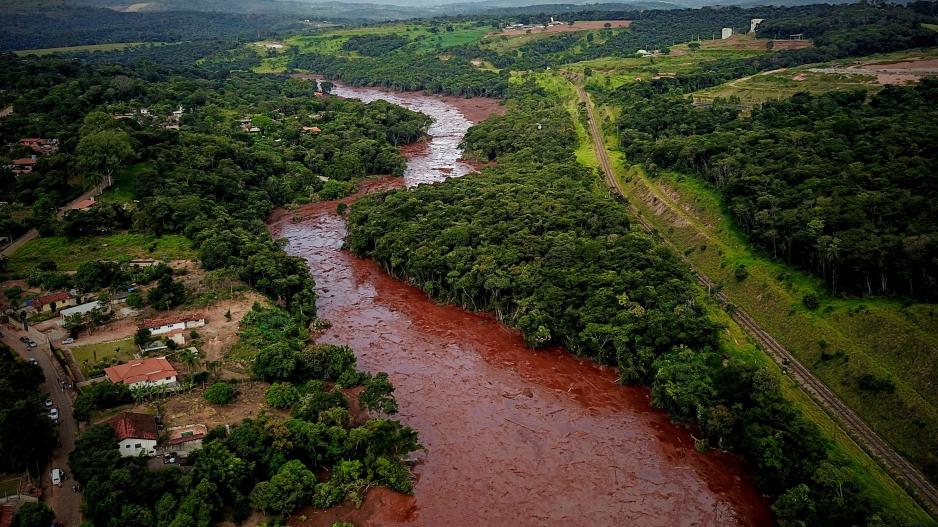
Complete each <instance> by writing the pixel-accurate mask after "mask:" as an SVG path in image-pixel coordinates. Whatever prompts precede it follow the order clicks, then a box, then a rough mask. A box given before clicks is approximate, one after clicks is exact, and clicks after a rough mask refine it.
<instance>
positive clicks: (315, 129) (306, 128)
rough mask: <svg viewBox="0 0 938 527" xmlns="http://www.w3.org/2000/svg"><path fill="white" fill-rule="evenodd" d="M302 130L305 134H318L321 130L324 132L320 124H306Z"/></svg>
mask: <svg viewBox="0 0 938 527" xmlns="http://www.w3.org/2000/svg"><path fill="white" fill-rule="evenodd" d="M302 132H303V133H304V134H318V133H319V132H322V129H320V128H319V127H318V126H304V127H303V129H302Z"/></svg>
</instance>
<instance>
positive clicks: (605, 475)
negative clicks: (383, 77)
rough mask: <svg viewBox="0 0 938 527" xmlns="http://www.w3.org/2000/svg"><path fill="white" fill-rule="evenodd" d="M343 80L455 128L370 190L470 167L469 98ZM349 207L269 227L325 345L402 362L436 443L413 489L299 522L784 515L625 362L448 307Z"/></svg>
mask: <svg viewBox="0 0 938 527" xmlns="http://www.w3.org/2000/svg"><path fill="white" fill-rule="evenodd" d="M342 90H353V91H342ZM335 92H336V94H338V95H341V96H353V97H356V98H362V99H363V100H365V99H364V97H371V96H375V97H380V98H385V99H388V100H391V99H390V98H395V99H400V98H405V99H406V101H405V102H406V103H407V104H408V107H409V108H411V109H414V110H417V111H422V112H424V113H427V114H428V115H431V116H432V117H434V119H435V123H434V126H436V125H438V124H441V123H442V125H443V126H446V127H447V128H445V129H444V130H443V131H442V135H440V136H437V135H436V134H434V128H431V132H430V135H431V139H430V141H429V142H428V143H427V147H426V151H427V153H426V154H421V153H420V151H418V152H417V153H416V154H414V157H412V159H411V161H410V162H409V163H408V171H407V174H406V175H405V178H403V181H402V180H401V179H400V178H397V179H390V178H387V179H374V180H369V181H368V182H366V184H365V185H364V188H363V190H362V193H365V192H371V191H375V190H381V189H386V188H394V187H396V186H400V185H402V184H406V185H408V186H410V185H414V184H418V183H424V182H433V181H439V180H441V179H444V178H445V177H449V176H453V175H464V174H467V173H469V171H471V167H469V166H468V165H465V164H461V163H460V162H459V161H458V159H459V156H460V155H461V153H460V152H459V150H458V144H459V141H460V140H461V139H462V134H464V133H465V130H464V129H463V127H464V125H465V123H469V122H470V120H469V119H468V118H467V117H466V116H465V115H464V114H461V113H460V112H459V109H458V108H456V107H455V106H452V105H445V103H444V101H442V100H441V99H439V98H433V97H427V96H423V95H421V96H420V97H425V98H426V99H430V100H422V99H419V98H416V97H413V96H411V95H407V94H399V93H391V94H388V93H384V92H381V91H380V90H374V89H369V88H365V89H358V88H348V87H341V88H339V86H337V89H336V90H335ZM376 92H377V93H376ZM357 95H361V97H358V96H357ZM391 102H395V101H394V100H392V101H391ZM457 114H458V115H457ZM465 129H468V126H465ZM436 130H439V129H436ZM460 130H461V133H460ZM453 145H455V148H451V147H452V146H453ZM428 157H429V158H431V159H432V161H428V160H427V159H428ZM463 165H465V166H463ZM445 169H451V170H450V171H448V172H447V171H446V170H445ZM359 195H360V194H359ZM357 197H358V195H356V196H351V197H349V198H346V199H344V200H342V201H344V202H346V203H349V202H352V201H354V200H355V199H356V198H357ZM336 205H337V202H326V203H317V204H310V205H307V206H304V207H301V208H300V209H298V210H295V211H291V212H289V213H288V212H285V211H278V212H277V213H275V214H274V215H273V216H272V217H271V218H270V220H269V221H268V224H269V227H270V229H271V232H272V233H273V234H274V235H275V236H277V237H284V238H286V239H287V241H288V244H287V247H286V250H287V252H289V253H290V254H294V255H297V256H301V257H303V258H305V259H306V260H307V261H308V263H309V265H310V269H311V272H312V274H313V276H314V278H315V279H316V283H317V290H318V293H319V301H318V307H319V314H320V316H321V317H323V318H326V319H328V320H330V321H331V322H332V327H331V328H330V329H329V330H327V331H325V332H324V333H323V334H322V335H321V336H320V337H319V341H321V342H329V343H345V344H348V345H350V346H351V347H352V348H353V349H354V350H355V352H356V354H357V356H358V360H359V364H360V365H361V367H362V368H363V369H366V370H368V371H372V372H376V371H387V372H388V373H389V374H390V377H391V380H392V381H393V382H394V384H395V386H396V387H397V392H396V396H397V399H398V402H399V405H400V416H399V417H400V419H401V420H402V421H403V422H404V423H406V424H408V425H409V426H411V427H413V428H414V429H416V430H418V431H419V432H420V439H421V442H422V443H423V444H424V446H426V447H427V453H426V455H425V456H422V458H421V460H420V462H419V463H418V465H417V467H416V469H415V472H416V474H417V477H418V481H417V483H416V485H415V493H414V496H412V497H411V496H402V495H398V494H394V493H391V492H389V491H386V490H384V489H376V490H373V491H372V492H370V493H369V494H368V496H367V498H366V500H365V503H364V504H363V505H362V507H361V508H360V509H355V508H354V507H352V506H347V507H340V508H337V509H333V510H330V511H315V510H314V509H312V508H307V509H304V510H301V511H299V512H298V513H297V514H295V515H294V516H293V517H292V518H291V519H290V522H289V523H290V524H291V525H297V526H299V525H310V526H312V525H317V526H318V525H331V522H333V521H338V520H344V521H352V522H354V523H355V525H358V526H363V525H405V524H406V525H428V526H436V525H506V524H515V525H565V526H566V525H610V524H627V525H638V526H657V525H661V526H665V525H667V526H675V525H688V526H690V525H770V524H771V523H772V518H771V513H770V511H769V509H768V507H767V505H766V503H765V501H764V500H763V499H762V498H761V496H759V494H758V492H756V491H755V490H754V488H753V487H752V485H751V483H750V482H749V478H748V476H747V472H746V468H745V467H744V466H743V464H742V463H741V461H740V460H739V459H738V458H737V457H736V456H732V455H727V454H721V453H718V452H708V453H699V452H697V451H696V450H695V449H694V445H693V438H692V436H691V432H690V431H689V430H686V429H684V428H681V427H678V426H675V425H673V424H672V423H671V422H670V419H669V418H668V416H667V415H666V414H665V413H664V412H661V411H659V410H656V409H654V408H652V407H651V406H650V404H649V396H648V390H647V389H645V388H642V387H634V386H622V385H620V384H618V383H617V382H616V379H617V375H616V372H615V371H614V369H612V368H607V367H601V366H598V365H596V364H593V363H592V362H589V361H585V360H580V359H578V358H576V357H573V356H572V355H570V354H569V353H567V352H566V351H565V350H564V349H562V348H552V349H546V350H538V351H532V350H530V349H528V348H526V347H525V346H524V344H523V342H522V339H521V336H520V335H519V334H518V332H516V331H514V330H512V329H510V328H507V327H505V326H504V325H502V324H500V323H499V322H498V321H496V320H495V319H494V318H493V317H492V316H490V315H485V314H477V313H469V312H466V311H464V310H462V309H460V308H458V307H455V306H441V305H437V304H436V303H434V302H433V301H431V300H429V299H428V298H427V297H426V295H425V294H424V293H423V292H422V291H420V290H419V289H417V288H414V287H411V286H409V285H406V284H403V283H401V282H399V281H397V280H395V279H394V278H392V277H390V276H388V275H387V274H386V273H384V272H383V270H382V269H381V268H380V267H379V266H378V265H377V264H376V263H375V262H373V261H370V260H363V259H358V258H355V257H353V256H352V255H351V254H349V253H348V252H347V251H343V250H341V246H342V240H343V239H344V237H345V222H344V219H343V218H342V217H341V216H339V215H338V214H337V213H336Z"/></svg>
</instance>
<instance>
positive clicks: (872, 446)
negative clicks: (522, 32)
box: [571, 79, 938, 519]
mask: <svg viewBox="0 0 938 527" xmlns="http://www.w3.org/2000/svg"><path fill="white" fill-rule="evenodd" d="M571 82H572V83H573V85H574V86H575V87H576V91H577V96H578V97H579V100H580V102H582V103H584V104H585V105H586V111H587V116H588V117H589V129H590V136H591V137H592V140H593V149H594V150H595V151H596V157H597V159H598V160H599V164H600V167H601V168H602V171H603V177H604V179H605V180H606V183H607V184H608V185H609V187H610V188H612V189H615V191H616V192H618V193H619V194H620V195H622V196H623V197H625V196H626V193H625V189H623V188H622V185H621V184H620V183H619V180H618V179H616V178H615V176H614V175H613V171H612V164H611V163H610V162H609V154H608V152H607V151H606V147H605V144H604V142H603V137H602V133H601V132H600V129H599V125H598V124H597V122H596V118H595V116H594V115H593V105H592V103H591V102H590V99H589V95H588V94H587V93H586V90H585V89H584V88H583V87H582V86H581V85H580V84H579V82H576V80H575V79H571ZM629 208H630V209H631V210H632V212H633V217H635V218H636V219H637V220H638V222H639V224H640V225H641V226H642V228H644V229H645V230H646V231H648V232H654V230H655V229H654V226H653V225H652V224H651V223H650V222H649V221H648V220H646V219H645V218H643V217H642V215H641V214H640V213H639V211H638V210H637V209H636V208H635V207H634V205H632V204H631V203H630V204H629ZM663 241H664V242H665V243H666V244H668V245H669V246H670V247H671V248H672V249H675V251H674V252H675V254H677V255H681V254H682V253H681V251H679V250H677V248H676V247H674V245H673V244H672V243H670V241H668V240H664V239H663ZM681 257H682V258H683V256H681ZM685 261H686V259H685ZM691 269H693V271H694V274H695V275H696V276H697V280H698V281H699V282H700V283H701V285H703V286H704V287H706V288H707V290H708V291H710V290H711V289H712V288H713V285H714V283H713V281H712V280H710V278H708V277H707V276H706V275H705V274H703V273H701V272H699V271H697V270H696V269H694V268H693V266H691ZM714 296H715V297H716V299H717V300H719V301H720V302H721V303H722V304H723V305H724V306H728V305H731V303H730V301H729V298H727V296H726V295H725V294H724V293H722V292H718V293H716V294H715V295H714ZM727 313H728V314H729V315H730V316H731V317H732V318H733V320H735V321H736V323H737V324H739V325H740V327H742V328H743V329H744V330H745V331H746V333H748V334H749V336H750V337H751V338H752V339H753V340H755V341H756V342H757V343H758V344H759V345H760V347H761V348H762V349H763V350H764V351H765V352H766V353H767V354H768V355H769V357H771V358H772V359H773V360H774V361H775V362H776V363H777V364H778V365H779V366H780V367H782V369H783V371H786V372H787V373H788V375H789V377H791V379H792V380H794V381H795V382H796V383H797V384H798V385H799V386H800V387H801V389H803V390H804V391H805V392H806V393H807V394H808V395H809V396H810V397H811V398H812V399H813V400H814V401H815V402H816V403H817V404H818V405H819V406H820V407H821V408H823V409H824V411H825V412H827V413H828V415H830V416H831V418H833V419H834V421H835V422H836V423H838V424H839V426H840V427H841V429H843V430H844V432H846V433H847V435H849V436H850V437H851V438H852V439H853V440H854V441H855V442H856V443H857V444H858V445H860V447H862V448H863V449H864V450H865V451H866V452H867V454H869V455H870V457H872V458H873V459H875V460H876V462H877V463H879V464H880V466H882V467H883V469H884V470H885V471H886V472H887V473H888V474H889V475H890V476H891V477H892V478H893V479H894V480H896V482H897V483H898V484H899V485H900V486H902V487H903V488H904V489H906V491H907V492H909V494H911V495H912V496H913V497H914V498H915V499H916V500H917V501H918V502H919V504H920V505H921V506H922V507H923V508H924V509H925V510H926V511H927V512H928V513H929V514H931V516H932V517H933V518H936V519H938V488H936V487H935V485H934V484H933V483H932V482H931V481H929V480H928V478H926V477H925V475H924V474H922V473H921V472H920V471H919V470H918V469H917V468H916V467H915V466H914V465H913V464H912V463H910V462H909V460H907V459H906V458H905V457H903V456H902V455H901V454H899V453H898V452H896V450H895V449H894V448H893V447H892V445H890V444H889V443H888V442H886V441H885V440H884V439H883V438H882V437H880V436H879V434H877V433H876V432H875V431H874V430H873V429H872V428H871V427H870V425H868V424H867V423H866V421H864V420H863V419H861V418H860V416H858V415H857V414H856V412H854V411H853V410H852V409H851V408H850V407H849V406H847V405H846V404H845V403H844V402H843V401H842V400H841V399H840V397H838V396H837V394H835V393H834V392H833V391H832V390H831V389H830V388H828V387H827V385H826V384H824V383H823V382H822V381H821V380H820V379H818V378H817V377H815V376H814V374H813V373H811V371H810V370H808V368H806V367H805V366H804V365H803V364H801V363H800V362H799V361H798V360H797V359H796V358H795V357H794V356H793V355H792V354H791V352H789V351H788V350H787V349H785V347H784V346H782V345H781V344H779V342H778V341H777V340H775V338H774V337H772V335H770V334H769V333H768V332H766V331H765V330H764V329H762V327H761V326H759V324H758V323H757V322H756V321H755V319H753V318H752V316H751V315H749V314H748V313H746V312H745V311H743V310H742V309H739V308H738V307H734V308H732V309H727Z"/></svg>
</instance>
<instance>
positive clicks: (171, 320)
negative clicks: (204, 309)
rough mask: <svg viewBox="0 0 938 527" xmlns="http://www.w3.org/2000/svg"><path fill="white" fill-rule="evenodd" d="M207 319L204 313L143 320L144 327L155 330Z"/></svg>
mask: <svg viewBox="0 0 938 527" xmlns="http://www.w3.org/2000/svg"><path fill="white" fill-rule="evenodd" d="M204 318H205V315H203V314H202V313H186V314H182V315H174V316H168V317H159V318H145V319H143V327H145V328H149V329H153V328H158V327H161V326H168V325H170V324H178V323H179V322H192V321H195V320H202V319H204Z"/></svg>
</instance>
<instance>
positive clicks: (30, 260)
mask: <svg viewBox="0 0 938 527" xmlns="http://www.w3.org/2000/svg"><path fill="white" fill-rule="evenodd" d="M133 258H156V259H159V260H191V259H195V258H197V254H196V251H195V250H194V249H193V248H192V242H191V241H190V240H189V239H188V238H186V237H185V236H180V235H175V234H173V235H167V236H154V235H150V234H112V235H109V236H97V237H93V238H81V239H77V240H69V239H68V238H64V237H50V238H36V239H35V240H32V241H30V242H29V243H27V244H26V245H24V246H23V247H22V248H20V250H18V251H16V252H15V253H14V254H13V255H12V256H11V257H10V261H9V264H8V267H7V268H8V270H9V271H10V272H11V273H12V274H14V275H24V274H26V273H28V272H29V270H31V269H33V268H34V267H36V265H37V264H38V263H39V262H41V261H44V260H48V259H51V260H53V261H55V262H56V263H57V264H58V266H59V269H60V270H63V271H68V270H74V269H77V268H78V266H79V265H80V264H82V263H84V262H90V261H93V260H115V261H119V260H130V259H133Z"/></svg>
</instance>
